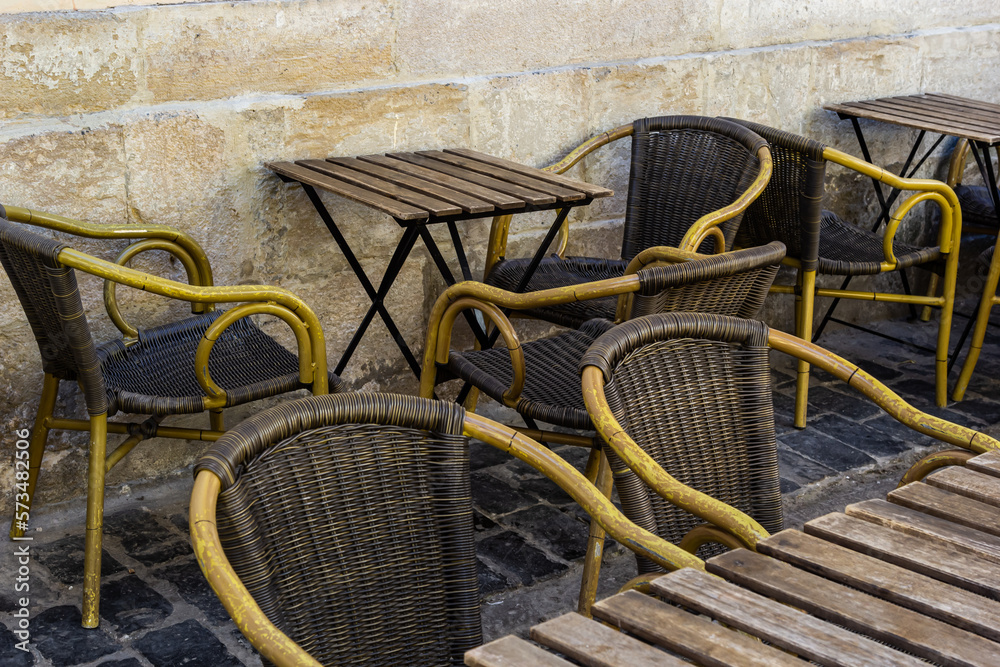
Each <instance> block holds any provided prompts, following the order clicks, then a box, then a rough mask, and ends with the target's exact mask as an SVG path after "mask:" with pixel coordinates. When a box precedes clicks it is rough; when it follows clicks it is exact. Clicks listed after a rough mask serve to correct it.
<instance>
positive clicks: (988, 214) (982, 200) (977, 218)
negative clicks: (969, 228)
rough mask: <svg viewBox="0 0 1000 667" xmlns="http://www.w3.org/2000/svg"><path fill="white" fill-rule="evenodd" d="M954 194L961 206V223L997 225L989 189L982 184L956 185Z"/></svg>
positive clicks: (994, 226) (991, 226) (985, 225)
mask: <svg viewBox="0 0 1000 667" xmlns="http://www.w3.org/2000/svg"><path fill="white" fill-rule="evenodd" d="M955 196H956V197H958V203H959V204H960V205H961V206H962V223H963V224H969V225H976V226H979V227H990V228H993V229H995V228H996V227H997V214H996V211H995V210H994V208H993V202H992V201H990V191H989V190H988V189H986V187H985V186H983V185H956V186H955Z"/></svg>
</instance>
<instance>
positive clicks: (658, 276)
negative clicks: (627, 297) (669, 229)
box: [621, 241, 785, 319]
mask: <svg viewBox="0 0 1000 667" xmlns="http://www.w3.org/2000/svg"><path fill="white" fill-rule="evenodd" d="M784 257H785V246H784V245H783V244H781V243H780V242H778V241H774V242H772V243H768V244H767V245H762V246H759V247H755V248H745V249H743V250H736V251H734V252H727V253H723V254H719V255H704V256H701V257H698V258H697V259H692V260H691V261H688V262H681V263H678V264H670V265H667V266H648V267H645V268H643V269H640V270H639V271H637V272H636V275H637V276H638V277H639V282H640V285H641V287H640V289H639V291H638V293H636V294H635V296H633V298H632V301H631V311H630V312H628V313H626V314H625V315H626V316H625V317H623V318H621V319H631V318H635V317H641V316H643V315H652V314H653V313H665V312H675V311H677V312H681V311H688V312H698V313H717V314H719V315H735V316H736V317H746V318H753V317H756V316H757V313H759V312H760V309H761V306H763V305H764V299H765V298H767V293H768V290H769V289H770V288H771V283H773V282H774V277H775V276H776V275H777V273H778V267H779V266H780V264H781V260H782V259H783V258H784Z"/></svg>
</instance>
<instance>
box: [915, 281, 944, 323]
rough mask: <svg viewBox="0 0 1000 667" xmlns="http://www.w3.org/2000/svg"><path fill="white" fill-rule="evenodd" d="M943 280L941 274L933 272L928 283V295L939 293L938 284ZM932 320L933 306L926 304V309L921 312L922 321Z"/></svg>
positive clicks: (932, 295)
mask: <svg viewBox="0 0 1000 667" xmlns="http://www.w3.org/2000/svg"><path fill="white" fill-rule="evenodd" d="M940 282H941V278H940V276H938V274H936V273H932V274H931V279H930V282H929V283H928V284H927V296H929V297H931V298H933V297H934V295H935V294H937V288H938V284H939V283H940ZM930 320H931V307H930V306H924V309H923V310H922V311H921V312H920V321H921V322H930Z"/></svg>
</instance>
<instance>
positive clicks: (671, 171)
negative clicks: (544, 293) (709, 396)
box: [485, 116, 766, 327]
mask: <svg viewBox="0 0 1000 667" xmlns="http://www.w3.org/2000/svg"><path fill="white" fill-rule="evenodd" d="M765 145H766V143H765V142H764V141H763V140H762V139H761V138H760V137H758V136H757V135H755V134H754V133H753V132H751V131H748V130H747V129H746V128H744V127H741V126H739V125H736V124H734V123H730V122H728V121H725V120H721V119H717V118H708V117H702V116H663V117H658V118H642V119H639V120H636V121H635V122H634V123H633V134H632V152H631V164H630V169H629V181H628V183H629V185H628V202H627V204H626V209H625V225H624V229H623V237H622V251H621V259H620V260H599V259H593V258H587V257H568V258H566V259H559V258H557V257H552V258H548V259H547V260H546V261H544V262H543V263H542V265H541V266H540V267H539V269H538V271H536V273H535V274H534V275H533V276H532V279H531V281H530V282H529V285H528V287H527V291H535V290H541V289H548V288H552V287H562V286H565V285H575V284H580V283H586V282H593V281H595V280H601V279H603V278H610V277H614V276H620V275H622V272H623V271H624V270H625V266H626V264H627V263H628V260H630V259H632V258H633V257H634V256H635V255H636V254H637V253H639V252H640V251H642V250H644V249H645V248H649V247H653V246H659V245H663V246H671V247H677V246H678V244H679V243H680V242H681V240H682V239H683V237H684V234H685V233H686V232H687V231H688V229H689V228H690V227H691V225H692V224H694V223H695V222H696V221H697V220H698V219H699V218H701V217H702V216H704V215H706V214H708V213H711V212H713V211H717V210H719V209H722V208H724V207H726V206H728V205H730V204H732V203H733V202H734V201H736V200H737V199H738V198H739V197H740V195H741V194H743V193H744V192H745V191H746V190H747V188H749V187H750V184H751V183H752V182H753V180H754V179H755V178H756V176H757V174H758V172H759V170H760V163H759V160H758V158H757V151H758V150H759V149H760V148H761V147H762V146H765ZM741 219H742V215H736V216H735V217H733V218H732V219H730V220H727V221H726V222H724V223H723V224H722V226H721V229H722V231H723V233H724V235H725V237H726V250H729V249H731V248H732V244H733V240H734V239H735V236H736V231H737V229H738V228H739V226H740V221H741ZM699 250H700V251H701V252H710V251H711V250H712V242H711V241H707V242H706V243H705V244H704V245H703V247H702V248H700V249H699ZM528 263H529V261H528V260H527V259H503V260H501V261H499V262H497V264H496V265H495V266H494V267H493V269H492V270H491V271H490V274H489V275H488V276H487V277H486V280H485V281H486V283H488V284H490V285H495V286H497V287H502V288H503V289H506V290H511V291H513V290H515V289H516V288H517V286H518V284H519V283H520V281H521V278H522V276H523V275H524V272H525V270H526V268H527V266H528ZM530 314H531V315H532V316H534V317H539V318H541V319H545V320H548V321H550V322H553V323H555V324H561V325H563V326H569V327H578V326H580V325H581V324H582V323H583V322H585V321H586V320H589V319H592V318H595V317H604V318H608V319H610V318H612V317H614V304H613V303H612V302H611V301H609V300H600V301H594V302H589V303H587V304H585V305H583V304H568V305H566V306H550V307H546V308H544V309H535V310H532V311H530Z"/></svg>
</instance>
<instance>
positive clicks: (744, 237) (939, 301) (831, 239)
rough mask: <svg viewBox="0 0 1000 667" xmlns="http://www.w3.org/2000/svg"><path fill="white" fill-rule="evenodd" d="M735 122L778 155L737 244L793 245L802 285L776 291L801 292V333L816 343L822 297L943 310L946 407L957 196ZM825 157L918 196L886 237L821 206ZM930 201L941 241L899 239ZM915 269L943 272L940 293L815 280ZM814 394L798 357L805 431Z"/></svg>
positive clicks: (799, 412)
mask: <svg viewBox="0 0 1000 667" xmlns="http://www.w3.org/2000/svg"><path fill="white" fill-rule="evenodd" d="M735 122H738V123H741V124H743V125H745V126H746V127H748V128H749V129H751V130H753V131H754V132H756V133H757V134H759V135H760V136H762V137H764V138H765V139H766V140H767V141H768V143H769V144H770V145H771V152H772V154H773V158H774V175H773V177H772V179H771V182H770V183H769V184H768V187H767V188H766V189H765V191H764V194H763V195H761V197H760V198H758V199H757V200H756V201H755V202H754V203H753V204H751V205H750V207H749V208H748V209H747V212H746V214H745V215H744V218H743V225H742V226H741V227H740V231H739V236H738V237H737V244H738V245H744V246H754V245H760V244H761V243H767V242H768V241H775V240H778V241H781V242H782V243H784V244H785V246H787V248H788V255H787V257H786V258H785V263H786V264H790V265H792V266H794V267H796V269H797V272H798V276H797V280H796V285H795V286H794V287H793V286H786V285H775V286H774V287H772V288H771V291H773V292H782V293H788V294H792V293H794V294H795V297H796V298H795V323H796V324H795V327H796V334H797V335H798V336H799V337H801V338H803V339H805V340H812V338H813V304H814V301H815V299H816V297H817V296H819V297H833V298H837V299H861V300H867V301H873V300H874V301H889V302H895V303H908V304H915V305H923V306H925V307H935V308H940V309H941V320H940V323H939V325H938V337H937V351H936V355H935V367H936V383H935V388H936V391H935V399H936V402H937V404H938V405H939V406H944V405H945V404H946V402H947V393H948V341H949V336H950V334H951V321H952V310H953V309H954V305H955V283H956V276H957V271H958V252H957V251H958V243H959V239H960V238H961V232H962V212H961V208H960V207H959V204H958V200H957V198H956V197H955V193H954V192H953V191H952V189H951V188H950V187H948V186H947V185H946V184H944V183H941V182H940V181H933V180H921V179H910V178H900V177H898V176H895V175H893V174H891V173H890V172H887V171H885V170H883V169H882V168H880V167H876V166H875V165H872V164H869V163H867V162H864V161H863V160H859V159H857V158H855V157H852V156H850V155H847V154H846V153H842V152H840V151H838V150H835V149H832V148H829V147H827V146H824V145H823V144H821V143H819V142H818V141H813V140H811V139H806V138H804V137H799V136H796V135H794V134H790V133H788V132H784V131H782V130H776V129H774V128H771V127H767V126H765V125H760V124H757V123H750V122H747V121H735ZM827 162H834V163H836V164H840V165H843V166H845V167H847V168H849V169H853V170H854V171H857V172H859V173H861V174H864V175H866V176H870V177H871V178H874V179H876V180H879V181H881V182H883V183H886V184H888V185H889V186H891V187H893V188H899V189H901V190H908V191H914V194H912V195H910V197H909V198H908V199H906V201H904V202H903V203H902V204H900V205H899V206H898V207H897V208H896V210H895V211H894V212H893V214H892V216H891V218H890V219H889V222H888V224H887V226H886V229H885V231H884V232H883V233H882V234H881V235H880V234H876V233H873V232H869V231H867V230H865V229H862V228H861V227H859V226H856V225H854V224H851V223H849V222H846V221H844V220H842V219H841V218H840V217H838V216H837V215H836V214H835V213H832V212H830V211H823V210H822V208H821V205H822V199H823V192H824V175H825V170H826V163H827ZM924 201H933V202H934V203H935V204H937V205H938V207H939V208H940V210H941V223H940V227H939V230H938V239H937V245H936V246H933V247H920V246H913V245H909V244H905V243H902V242H901V241H897V240H895V235H896V230H897V228H898V226H899V224H900V222H901V221H902V220H903V218H904V217H905V216H906V215H907V214H908V213H909V212H910V210H911V209H912V208H913V207H914V206H916V205H917V204H919V203H921V202H924ZM911 266H923V267H924V268H929V269H931V270H934V271H940V272H942V273H943V274H944V287H943V290H942V295H941V296H934V293H933V292H931V293H930V294H929V295H928V296H918V295H910V294H896V293H883V292H864V291H856V290H845V289H828V288H824V287H817V285H816V278H817V275H837V276H844V277H851V276H863V275H876V274H880V273H886V272H890V271H902V270H904V269H906V268H909V267H911ZM928 316H929V313H928ZM808 393H809V364H807V363H805V362H800V363H799V367H798V387H797V391H796V400H795V425H796V426H797V427H799V428H803V427H805V421H806V407H807V402H808Z"/></svg>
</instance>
